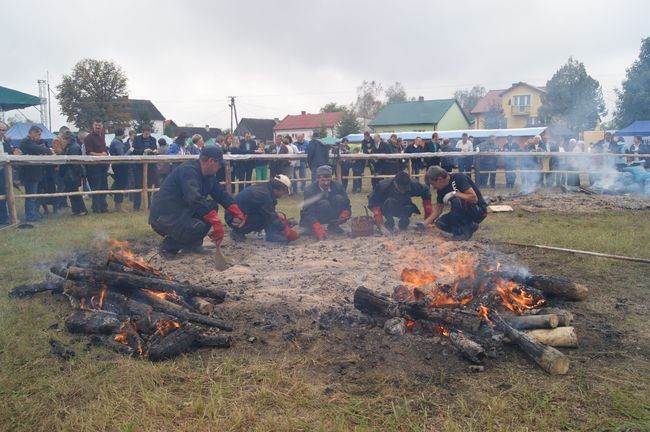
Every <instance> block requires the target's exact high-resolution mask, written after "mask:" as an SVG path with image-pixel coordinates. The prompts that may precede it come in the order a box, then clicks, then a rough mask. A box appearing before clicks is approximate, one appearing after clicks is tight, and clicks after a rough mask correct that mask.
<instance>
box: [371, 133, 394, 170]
mask: <svg viewBox="0 0 650 432" xmlns="http://www.w3.org/2000/svg"><path fill="white" fill-rule="evenodd" d="M370 152H371V153H372V154H391V153H393V149H392V147H391V145H390V144H389V143H387V142H386V141H383V140H382V141H380V142H379V146H375V145H374V143H373V145H372V147H371V149H370ZM396 170H397V160H395V163H393V161H392V160H388V159H378V160H376V161H375V174H377V175H389V174H397V171H396Z"/></svg>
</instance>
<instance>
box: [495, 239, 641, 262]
mask: <svg viewBox="0 0 650 432" xmlns="http://www.w3.org/2000/svg"><path fill="white" fill-rule="evenodd" d="M501 243H504V244H508V245H513V246H522V247H534V248H537V249H546V250H554V251H560V252H570V253H574V254H579V255H591V256H597V257H600V258H611V259H617V260H623V261H634V262H641V263H645V264H650V259H648V258H638V257H629V256H624V255H612V254H606V253H601V252H591V251H584V250H579V249H569V248H561V247H555V246H545V245H536V244H527V243H516V242H509V241H504V242H501Z"/></svg>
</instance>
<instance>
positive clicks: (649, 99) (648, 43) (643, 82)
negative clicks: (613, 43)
mask: <svg viewBox="0 0 650 432" xmlns="http://www.w3.org/2000/svg"><path fill="white" fill-rule="evenodd" d="M616 95H617V100H616V112H615V114H614V122H615V123H616V125H617V126H618V127H619V128H622V127H625V126H627V125H629V124H630V123H632V122H633V121H635V120H647V119H650V38H645V39H643V40H642V41H641V50H640V52H639V58H638V59H637V60H635V61H634V63H632V66H630V67H629V68H628V69H627V73H626V76H625V80H624V81H623V88H622V89H621V90H619V89H616Z"/></svg>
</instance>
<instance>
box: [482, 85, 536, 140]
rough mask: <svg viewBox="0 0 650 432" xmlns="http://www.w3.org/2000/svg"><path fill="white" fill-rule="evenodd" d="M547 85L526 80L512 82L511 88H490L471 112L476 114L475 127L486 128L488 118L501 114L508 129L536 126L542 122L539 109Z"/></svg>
mask: <svg viewBox="0 0 650 432" xmlns="http://www.w3.org/2000/svg"><path fill="white" fill-rule="evenodd" d="M545 94H546V88H545V87H539V86H533V85H530V84H527V83H525V82H518V83H514V84H512V86H510V88H507V89H501V90H490V91H489V92H487V94H486V95H485V96H483V97H482V98H481V99H479V101H478V102H477V103H476V105H475V106H474V108H472V110H471V111H470V114H471V115H472V116H474V125H473V126H474V128H475V129H484V128H485V127H486V126H485V123H486V118H487V117H489V116H490V115H495V114H501V115H503V117H504V118H505V122H506V124H505V125H504V126H499V127H506V128H508V129H514V128H524V127H535V126H539V125H540V124H541V121H540V120H539V116H538V111H539V108H540V107H541V106H542V101H543V97H544V95H545Z"/></svg>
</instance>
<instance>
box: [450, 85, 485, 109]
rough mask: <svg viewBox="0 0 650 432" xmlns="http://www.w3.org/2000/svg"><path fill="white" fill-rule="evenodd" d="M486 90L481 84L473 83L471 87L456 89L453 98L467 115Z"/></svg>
mask: <svg viewBox="0 0 650 432" xmlns="http://www.w3.org/2000/svg"><path fill="white" fill-rule="evenodd" d="M486 93H487V91H486V90H485V87H483V86H482V85H475V86H474V87H472V88H471V89H457V90H456V91H455V92H454V99H456V100H457V101H458V103H459V104H460V106H461V108H462V109H463V111H465V114H467V115H469V113H470V112H471V111H472V109H473V108H474V107H475V106H476V103H477V102H478V101H479V99H481V98H482V97H483V96H485V94H486Z"/></svg>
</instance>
